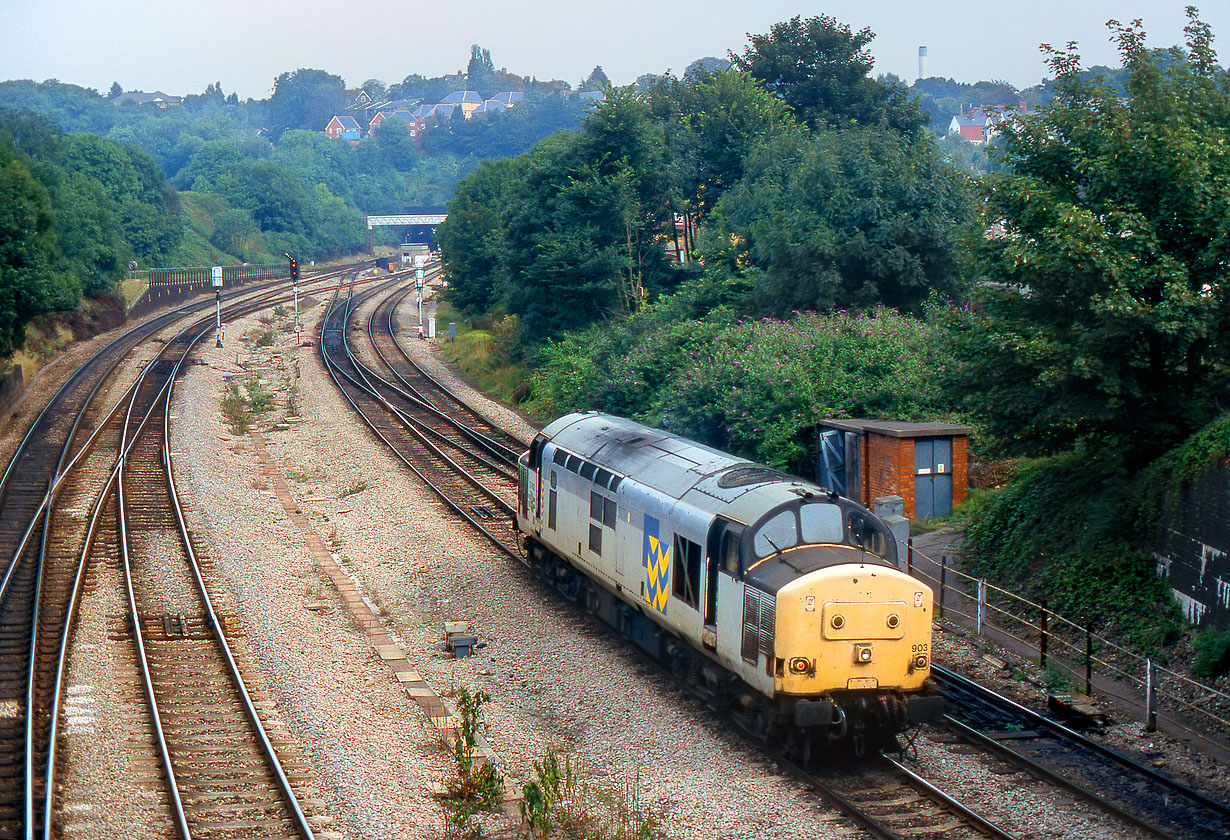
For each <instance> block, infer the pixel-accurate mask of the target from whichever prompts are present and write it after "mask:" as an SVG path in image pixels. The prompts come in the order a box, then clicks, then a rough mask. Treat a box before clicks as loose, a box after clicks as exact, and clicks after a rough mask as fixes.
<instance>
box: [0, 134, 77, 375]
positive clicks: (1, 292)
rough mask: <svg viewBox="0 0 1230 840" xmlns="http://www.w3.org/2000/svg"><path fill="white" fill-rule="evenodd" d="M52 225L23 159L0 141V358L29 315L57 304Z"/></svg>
mask: <svg viewBox="0 0 1230 840" xmlns="http://www.w3.org/2000/svg"><path fill="white" fill-rule="evenodd" d="M54 221H55V217H54V215H53V214H52V212H51V202H50V201H49V200H48V196H47V191H46V190H45V189H43V186H42V185H41V184H40V183H39V182H38V181H36V180H35V178H34V176H33V175H31V174H30V169H29V166H28V165H27V162H26V159H25V157H24V155H22V154H21V153H20V152H18V151H17V149H16V148H15V147H14V146H13V144H12V143H11V142H10V141H9V140H8V139H7V138H5V137H0V355H8V354H9V353H10V352H12V350H13V349H14V348H15V347H20V346H21V345H22V343H23V342H24V340H25V325H26V322H27V321H28V320H29V319H30V317H31V316H33V315H36V314H38V313H40V312H44V311H46V310H47V309H49V308H52V307H54V306H56V305H57V304H59V303H61V302H62V301H61V300H60V297H61V296H60V295H58V294H57V291H58V289H57V285H56V278H55V276H54V274H53V268H52V267H53V264H54V261H55V234H54V233H53V232H52V225H53V224H54ZM73 301H74V302H75V298H73Z"/></svg>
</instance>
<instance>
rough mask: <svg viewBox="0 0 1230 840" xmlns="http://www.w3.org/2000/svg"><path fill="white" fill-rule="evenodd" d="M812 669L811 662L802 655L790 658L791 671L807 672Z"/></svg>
mask: <svg viewBox="0 0 1230 840" xmlns="http://www.w3.org/2000/svg"><path fill="white" fill-rule="evenodd" d="M810 669H811V662H809V661H808V660H807V659H805V658H803V657H802V656H796V657H795V658H794V659H791V660H790V673H792V674H806V673H807V672H808V670H810Z"/></svg>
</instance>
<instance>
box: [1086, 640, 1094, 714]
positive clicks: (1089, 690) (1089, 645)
mask: <svg viewBox="0 0 1230 840" xmlns="http://www.w3.org/2000/svg"><path fill="white" fill-rule="evenodd" d="M1085 693H1086V694H1088V695H1089V696H1090V697H1092V696H1093V631H1092V630H1090V629H1089V625H1085Z"/></svg>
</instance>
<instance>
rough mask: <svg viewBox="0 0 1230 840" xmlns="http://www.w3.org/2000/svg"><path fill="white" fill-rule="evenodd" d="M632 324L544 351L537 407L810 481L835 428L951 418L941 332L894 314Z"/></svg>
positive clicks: (543, 411)
mask: <svg viewBox="0 0 1230 840" xmlns="http://www.w3.org/2000/svg"><path fill="white" fill-rule="evenodd" d="M626 326H627V329H624V330H616V329H614V328H613V327H612V326H611V325H606V326H605V327H604V328H602V329H600V330H599V329H596V330H590V331H588V332H585V333H582V334H579V335H574V336H570V337H568V338H567V339H565V340H563V341H561V342H558V343H554V344H551V345H549V346H548V347H547V348H546V349H544V350H543V352H542V355H541V357H540V362H541V363H542V365H541V369H540V371H539V374H540V375H539V376H538V378H537V381H536V382H535V384H534V386H533V389H532V390H533V407H534V409H535V410H537V411H538V412H539V413H541V414H545V415H554V414H560V413H564V412H566V411H573V410H578V409H583V408H593V409H598V410H600V411H607V412H610V413H612V414H620V415H624V416H629V417H634V418H636V419H639V420H642V421H644V422H647V423H649V424H651V425H658V426H662V427H664V428H668V429H670V430H671V431H674V432H678V433H679V434H683V435H686V436H688V437H692V438H695V439H697V440H701V441H704V442H705V443H708V444H710V445H712V446H716V447H718V448H720V449H724V450H727V451H731V452H735V453H738V454H740V455H743V456H746V457H748V458H751V459H754V460H757V461H763V462H765V463H768V464H772V465H773V466H776V467H780V468H784V469H790V470H794V471H796V472H803V473H805V474H806V473H811V472H812V471H813V468H812V462H813V458H814V454H815V427H816V424H817V422H818V421H820V420H822V419H824V418H834V417H869V418H876V417H882V418H889V417H891V418H893V419H898V420H927V419H936V418H939V417H944V416H946V408H945V406H943V405H942V404H941V403H940V402H939V400H938V398H937V397H936V396H935V388H934V387H933V385H932V381H931V377H932V376H933V375H934V374H935V373H936V372H937V371H941V370H942V369H943V368H944V367H945V366H946V365H947V361H948V360H947V359H946V357H945V356H944V355H943V349H942V348H943V333H942V331H941V330H939V329H938V328H937V327H934V326H932V325H930V324H928V323H927V322H925V321H920V320H917V319H914V318H910V317H906V316H903V315H900V314H899V313H897V312H895V311H893V310H891V309H876V310H873V311H871V312H869V313H864V314H858V315H854V314H850V313H846V312H837V313H833V314H828V315H819V314H816V313H811V312H808V313H796V314H795V315H794V316H793V317H791V318H790V319H789V320H777V319H770V318H766V319H763V320H742V321H734V322H729V321H728V322H725V323H715V322H713V321H712V320H708V321H698V320H680V321H675V322H673V323H672V322H667V323H662V322H661V320H660V319H658V318H655V317H654V316H653V315H652V314H649V315H647V316H645V317H641V318H636V319H632V320H631V321H629V322H627V325H626Z"/></svg>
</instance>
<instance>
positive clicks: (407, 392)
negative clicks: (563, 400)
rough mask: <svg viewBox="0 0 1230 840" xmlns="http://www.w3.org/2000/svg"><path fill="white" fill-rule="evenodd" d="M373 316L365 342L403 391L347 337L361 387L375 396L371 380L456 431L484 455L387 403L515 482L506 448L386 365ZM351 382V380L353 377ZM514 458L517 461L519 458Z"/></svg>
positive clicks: (374, 387) (426, 430) (431, 433)
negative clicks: (359, 353)
mask: <svg viewBox="0 0 1230 840" xmlns="http://www.w3.org/2000/svg"><path fill="white" fill-rule="evenodd" d="M379 291H381V290H380V289H373V290H371V293H370V294H369V295H367V296H365V297H370V296H372V295H374V294H375V293H377V292H379ZM392 294H393V295H396V294H397V292H396V290H395V291H394V292H393V293H392ZM391 296H392V295H391ZM363 302H365V300H364V301H360V303H359V304H357V305H356V307H355V308H357V306H358V305H362V303H363ZM378 310H379V306H378V307H377V311H378ZM376 314H377V313H376V312H373V313H372V315H371V316H370V317H369V318H368V319H367V324H368V338H369V339H370V340H371V341H372V345H373V347H374V348H375V350H376V353H377V355H378V356H379V357H380V359H381V361H382V362H383V363H384V364H385V366H386V367H388V369H389V370H390V371H391V372H392V373H393V375H394V376H396V377H397V378H398V379H399V380H400V381H401V383H403V384H404V386H405V387H404V388H403V386H402V385H399V384H398V383H396V382H391V381H390V380H388V379H386V378H385V377H383V376H381V375H380V373H379V372H378V371H376V370H374V369H373V368H371V367H370V366H369V365H367V364H366V363H365V362H364V361H363V360H362V359H360V358H358V356H356V355H355V354H354V352H353V351H352V350H351V348H350V341H349V336H347V337H346V340H345V347H346V353H347V355H348V356H349V358H350V362H351V364H352V365H354V367H355V370H356V371H357V372H358V373H359V375H360V376H361V377H362V378H363V379H364V380H365V382H366V383H367V384H366V386H364V387H368V388H369V389H374V390H372V393H373V394H375V393H376V392H377V391H378V390H380V389H379V388H377V386H376V385H374V384H373V380H374V381H375V382H378V383H379V384H380V386H381V387H382V388H383V389H384V390H386V391H387V392H389V393H392V394H395V395H397V396H399V397H401V398H402V399H403V400H405V401H406V402H407V403H408V404H409V405H410V406H412V407H416V408H415V409H414V410H419V411H423V412H426V413H427V414H429V415H430V416H432V417H435V418H437V419H438V420H440V421H441V422H442V423H444V424H446V425H447V426H448V427H449V428H452V429H453V430H455V431H456V433H457V434H458V435H460V436H461V437H462V438H463V439H465V440H468V441H469V442H470V443H472V444H474V445H475V446H477V447H478V449H479V450H481V451H482V452H484V453H486V454H485V455H481V456H480V455H475V454H474V453H469V452H468V450H466V449H465V448H464V447H462V446H459V445H458V444H457V442H456V441H454V440H452V439H451V438H449V437H448V435H446V434H444V433H443V432H440V431H439V430H437V429H436V428H434V427H432V426H431V425H429V424H427V423H424V422H423V421H421V420H418V419H417V418H411V417H409V416H408V415H405V414H404V412H400V410H399V409H396V408H395V407H393V406H392V404H391V403H389V407H390V409H391V410H395V411H399V412H400V413H401V414H402V416H403V418H404V419H405V421H406V422H412V423H415V424H416V425H417V426H418V427H419V428H420V429H421V430H422V431H424V432H426V433H427V434H430V435H432V436H433V437H435V438H437V439H438V440H441V441H444V442H446V443H448V445H449V446H452V447H454V448H456V449H458V451H461V452H466V453H467V454H468V455H469V457H472V458H474V459H475V460H477V461H479V462H480V463H485V464H487V465H488V467H489V468H490V469H492V470H494V471H496V472H499V473H500V474H501V475H503V476H504V477H505V478H506V479H508V480H509V481H515V480H516V477H517V476H516V473H515V472H514V471H512V470H510V469H509V466H510V465H513V464H515V463H516V458H513V459H512V460H511V461H510V460H508V457H507V453H509V452H511V450H509V449H508V448H507V447H505V446H503V445H502V444H500V443H498V442H497V441H495V440H493V439H491V438H490V437H489V436H487V435H485V434H483V433H482V432H479V431H477V430H476V429H473V428H471V427H469V426H467V425H465V424H464V423H463V422H462V421H460V420H458V419H457V418H456V417H454V416H452V415H450V414H449V413H448V412H446V411H444V410H443V409H441V408H440V407H439V406H437V405H435V404H434V403H432V402H431V401H430V400H429V399H428V398H427V397H426V395H424V394H423V393H422V392H420V391H419V390H418V389H417V388H415V387H414V386H413V385H412V384H410V383H409V382H408V381H407V380H406V379H405V377H403V376H401V374H400V373H398V371H397V370H396V369H395V368H393V367H392V366H391V365H390V364H389V362H388V360H387V359H385V358H384V355H383V353H381V351H380V348H379V345H378V344H376V341H375V338H374V336H373V335H372V321H373V319H374V318H375V317H376ZM351 378H352V379H353V377H351ZM485 422H486V421H485ZM488 457H495V458H496V459H497V460H498V462H499V463H492V462H490V461H487V460H486V458H488ZM517 457H520V456H519V454H518V456H517Z"/></svg>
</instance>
